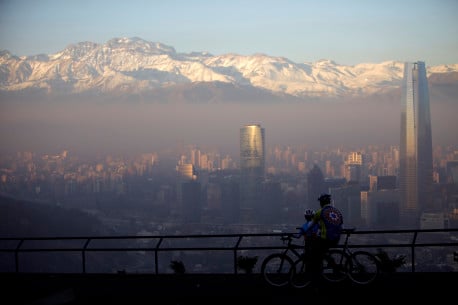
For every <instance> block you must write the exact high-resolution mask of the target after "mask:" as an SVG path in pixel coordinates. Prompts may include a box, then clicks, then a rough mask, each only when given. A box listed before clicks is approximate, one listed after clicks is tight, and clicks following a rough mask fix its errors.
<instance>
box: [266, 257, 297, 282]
mask: <svg viewBox="0 0 458 305" xmlns="http://www.w3.org/2000/svg"><path fill="white" fill-rule="evenodd" d="M292 266H293V260H292V259H291V258H290V257H289V256H287V255H285V254H283V253H274V254H271V255H269V256H267V257H266V258H265V259H264V260H263V262H262V265H261V274H262V276H263V278H264V280H265V281H266V282H267V283H269V284H270V285H272V286H275V287H282V286H286V285H288V284H289V278H290V270H291V267H292Z"/></svg>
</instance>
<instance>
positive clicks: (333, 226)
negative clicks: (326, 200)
mask: <svg viewBox="0 0 458 305" xmlns="http://www.w3.org/2000/svg"><path fill="white" fill-rule="evenodd" d="M321 220H322V221H323V223H324V228H323V229H325V230H326V239H328V240H339V238H340V234H341V233H342V226H343V216H342V213H341V212H340V211H339V210H338V209H336V208H335V207H333V206H331V205H328V206H325V207H324V208H323V209H322V210H321Z"/></svg>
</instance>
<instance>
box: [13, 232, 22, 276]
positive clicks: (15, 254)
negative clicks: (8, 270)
mask: <svg viewBox="0 0 458 305" xmlns="http://www.w3.org/2000/svg"><path fill="white" fill-rule="evenodd" d="M23 242H24V240H23V239H21V241H20V242H19V243H18V245H17V246H16V249H15V250H14V262H15V265H16V266H15V270H16V273H18V272H19V248H20V247H21V246H22V243H23Z"/></svg>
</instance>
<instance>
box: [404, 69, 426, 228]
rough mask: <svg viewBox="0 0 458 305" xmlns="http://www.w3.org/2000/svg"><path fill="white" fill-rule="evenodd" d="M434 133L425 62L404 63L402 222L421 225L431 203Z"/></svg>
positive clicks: (409, 226)
mask: <svg viewBox="0 0 458 305" xmlns="http://www.w3.org/2000/svg"><path fill="white" fill-rule="evenodd" d="M432 166H433V161H432V137H431V115H430V108H429V90H428V79H427V77H426V67H425V63H424V62H415V63H405V65H404V80H403V85H402V100H401V143H400V159H399V189H400V192H401V206H400V216H401V217H400V221H401V223H400V225H401V227H405V228H419V221H420V214H421V212H423V211H425V210H427V209H429V208H431V207H432V172H433V171H432Z"/></svg>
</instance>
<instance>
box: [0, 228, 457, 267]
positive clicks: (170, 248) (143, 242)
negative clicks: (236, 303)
mask: <svg viewBox="0 0 458 305" xmlns="http://www.w3.org/2000/svg"><path fill="white" fill-rule="evenodd" d="M285 234H291V233H251V234H250V233H246V234H212V235H204V234H202V235H195V234H194V235H162V236H158V235H146V236H144V235H142V236H78V237H5V238H1V237H0V254H1V255H3V256H4V255H14V268H13V266H11V264H9V265H8V264H7V263H4V264H3V266H2V267H3V268H4V269H8V267H9V269H10V270H14V272H16V273H19V272H22V270H21V268H20V267H21V262H22V261H21V257H22V256H24V255H26V254H27V253H28V254H31V253H62V252H67V253H68V252H73V253H80V255H81V272H79V273H87V264H88V254H89V253H95V252H103V253H107V252H111V253H115V252H132V251H136V252H141V253H148V254H149V253H152V254H153V255H154V268H153V269H154V273H155V274H159V273H160V270H159V269H160V268H159V266H161V263H163V262H162V261H160V253H169V254H173V253H181V252H188V251H192V252H200V253H203V252H214V251H218V252H221V251H222V252H227V253H231V254H232V255H231V260H232V261H231V262H230V264H231V265H232V268H233V272H234V273H237V272H238V266H237V258H238V257H239V256H240V254H244V253H251V254H253V253H256V254H257V253H267V254H270V253H272V252H273V251H279V250H281V249H284V248H285V247H286V245H284V244H282V243H281V242H280V238H279V237H280V236H282V235H285ZM122 240H123V242H121V241H122ZM132 241H133V242H134V244H133V245H128V246H126V244H127V242H132ZM202 241H207V242H209V243H210V244H207V245H201V244H200V243H201V242H202ZM65 243H71V246H64V244H65ZM122 244H124V245H125V246H122ZM338 247H341V246H340V245H339V246H338ZM349 247H351V248H363V249H364V248H365V249H370V248H372V249H374V248H376V249H385V250H388V249H391V250H394V251H395V252H396V253H401V252H402V249H407V250H406V251H408V252H410V255H407V256H408V257H409V261H410V272H415V271H416V267H417V266H418V262H417V256H418V255H419V254H418V251H421V250H425V249H430V250H431V249H434V248H436V249H440V250H441V251H442V253H445V254H446V255H447V256H449V255H450V256H451V257H455V261H454V262H453V260H452V264H458V262H456V257H457V256H458V255H457V253H458V251H457V250H458V228H454V229H430V230H371V231H369V230H360V231H358V230H356V231H354V232H352V233H351V237H350V243H349ZM260 251H261V252H260ZM262 251H264V252H262ZM432 256H434V255H432ZM170 257H171V256H170V255H169V256H167V259H168V260H170ZM29 259H30V258H29ZM32 259H33V258H32ZM430 259H434V257H433V258H430ZM3 261H4V262H5V260H3ZM225 263H227V262H225ZM5 265H6V267H5ZM162 266H163V265H162ZM454 270H457V268H456V266H455V268H454ZM0 272H5V271H4V270H0ZM7 272H11V271H7ZM151 272H153V271H151ZM151 272H150V273H151Z"/></svg>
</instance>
